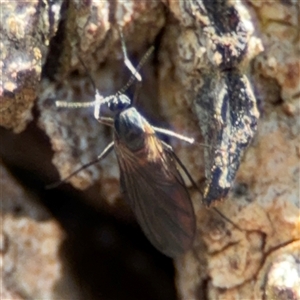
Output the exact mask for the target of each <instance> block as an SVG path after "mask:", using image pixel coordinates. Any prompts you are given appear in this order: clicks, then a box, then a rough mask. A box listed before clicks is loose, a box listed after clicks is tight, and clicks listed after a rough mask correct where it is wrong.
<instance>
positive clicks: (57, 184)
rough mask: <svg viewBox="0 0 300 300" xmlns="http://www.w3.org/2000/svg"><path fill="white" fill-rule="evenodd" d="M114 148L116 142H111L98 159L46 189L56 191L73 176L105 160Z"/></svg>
mask: <svg viewBox="0 0 300 300" xmlns="http://www.w3.org/2000/svg"><path fill="white" fill-rule="evenodd" d="M113 147H114V142H111V143H109V144H108V145H107V146H106V147H105V149H104V150H103V151H102V152H101V154H100V155H98V157H97V158H96V159H95V160H93V161H90V162H89V163H87V164H84V165H83V166H81V167H80V168H79V169H77V170H76V171H74V172H73V173H71V174H70V175H69V176H67V177H66V178H64V179H62V180H60V181H58V182H54V183H52V184H49V185H47V186H46V189H54V188H56V187H58V186H60V185H61V184H63V183H65V182H67V180H69V179H70V178H71V177H72V176H74V175H76V174H77V173H79V172H80V171H82V170H84V169H86V168H88V167H90V166H91V165H94V164H95V163H97V162H99V161H100V160H102V159H103V158H105V157H106V156H107V155H108V154H109V153H110V152H111V150H112V149H113Z"/></svg>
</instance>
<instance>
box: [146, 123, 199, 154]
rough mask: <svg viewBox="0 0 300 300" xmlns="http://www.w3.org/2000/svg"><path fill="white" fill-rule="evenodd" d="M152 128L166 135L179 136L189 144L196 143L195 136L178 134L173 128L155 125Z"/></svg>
mask: <svg viewBox="0 0 300 300" xmlns="http://www.w3.org/2000/svg"><path fill="white" fill-rule="evenodd" d="M152 128H153V129H154V130H155V131H156V132H159V133H161V134H164V135H168V136H172V137H174V138H177V139H179V140H182V141H185V142H187V143H189V144H194V142H195V139H194V138H189V137H186V136H184V135H181V134H178V133H176V132H174V131H172V130H168V129H164V128H160V127H154V126H152ZM166 145H167V144H166ZM168 146H169V145H168ZM169 147H171V146H169ZM171 149H172V147H171Z"/></svg>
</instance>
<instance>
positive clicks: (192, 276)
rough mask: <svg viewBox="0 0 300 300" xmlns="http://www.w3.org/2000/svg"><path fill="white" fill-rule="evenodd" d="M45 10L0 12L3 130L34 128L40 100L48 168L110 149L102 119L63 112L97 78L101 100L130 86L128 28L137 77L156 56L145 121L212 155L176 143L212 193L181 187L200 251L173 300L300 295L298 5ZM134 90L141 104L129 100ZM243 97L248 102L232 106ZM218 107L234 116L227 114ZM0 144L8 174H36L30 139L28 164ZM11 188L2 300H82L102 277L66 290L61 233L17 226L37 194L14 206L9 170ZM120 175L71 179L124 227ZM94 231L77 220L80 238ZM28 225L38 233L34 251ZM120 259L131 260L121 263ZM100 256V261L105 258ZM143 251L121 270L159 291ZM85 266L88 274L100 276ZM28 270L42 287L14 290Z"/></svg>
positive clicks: (90, 173) (179, 265)
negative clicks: (133, 271)
mask: <svg viewBox="0 0 300 300" xmlns="http://www.w3.org/2000/svg"><path fill="white" fill-rule="evenodd" d="M42 3H43V2H42V1H37V2H27V3H25V2H22V4H18V3H15V4H12V3H6V4H1V9H2V15H1V20H0V21H1V23H2V24H4V25H5V26H1V30H2V33H1V34H2V37H3V39H2V41H1V43H2V49H3V54H2V57H3V59H2V66H1V67H2V71H3V83H2V87H1V91H0V92H1V94H0V96H1V98H0V101H1V102H0V103H1V120H0V121H1V125H2V126H4V127H5V128H8V129H10V130H12V131H14V132H20V131H22V130H24V129H25V127H26V124H27V123H28V121H29V120H31V119H32V106H33V104H34V101H35V100H36V98H38V100H37V102H36V104H37V108H38V113H37V114H38V115H39V116H36V117H35V118H34V122H35V124H37V123H38V126H39V127H40V128H41V129H42V130H43V131H44V132H45V133H46V134H47V136H48V137H49V139H50V143H51V146H52V149H53V151H54V156H53V164H54V165H55V167H56V168H57V170H58V172H59V174H60V176H61V178H64V177H66V176H67V175H69V174H70V173H72V172H73V171H75V170H76V169H78V168H79V167H80V166H81V165H82V164H84V163H87V162H89V161H92V160H93V159H95V157H97V155H98V154H99V153H100V152H101V151H102V150H103V149H104V147H105V146H106V145H107V144H108V143H109V142H110V141H111V131H110V130H109V129H107V128H105V126H103V125H100V124H99V123H98V122H97V121H96V120H95V119H94V117H93V108H88V109H78V110H77V109H65V108H57V107H56V106H55V100H65V101H70V102H72V101H90V100H92V99H93V97H94V90H93V86H92V84H91V80H90V77H91V78H93V79H94V81H95V83H96V87H97V88H98V89H99V91H100V93H101V95H103V96H107V95H111V94H114V93H115V92H116V91H117V90H119V89H120V88H121V87H122V86H123V84H124V83H126V81H127V79H128V77H129V76H130V73H129V72H128V71H127V70H126V67H125V66H124V63H123V55H122V50H121V44H120V38H119V35H118V31H117V24H118V25H119V26H121V27H122V29H123V32H124V36H125V42H126V46H127V50H128V54H129V57H130V59H131V60H132V62H133V64H135V65H136V64H137V63H138V62H139V59H140V58H141V57H142V56H143V54H144V53H145V52H146V50H147V49H148V48H149V46H151V45H154V46H155V52H154V54H153V57H151V58H150V59H149V61H148V62H147V64H146V65H145V66H144V67H143V70H142V76H143V83H142V88H141V90H140V92H139V97H138V101H137V106H138V108H139V110H140V111H141V113H142V114H143V115H144V116H146V117H147V118H148V119H149V121H150V122H151V123H152V124H154V125H155V126H161V127H163V126H164V125H166V126H167V127H168V128H169V129H172V130H174V131H176V132H178V133H180V134H185V135H187V136H192V137H194V138H195V139H196V141H198V142H204V143H206V144H209V145H210V146H211V148H209V147H208V148H207V147H206V148H203V147H201V146H199V145H197V144H195V145H186V144H184V143H183V142H178V141H177V140H175V139H172V140H169V141H168V142H170V144H171V145H172V146H173V148H174V150H175V152H176V154H177V156H178V157H179V158H180V159H181V160H182V162H183V163H184V165H185V167H186V168H187V170H188V171H189V172H190V174H191V176H192V177H193V179H194V180H195V181H196V183H197V184H199V186H200V185H201V184H202V187H203V191H204V196H202V195H201V194H200V193H199V191H196V190H194V188H193V187H192V185H191V184H189V183H188V181H187V186H188V187H189V191H190V194H191V197H192V200H193V204H194V207H195V212H196V215H197V228H198V230H197V236H196V238H195V242H194V246H193V248H192V249H191V250H190V251H188V252H187V253H186V254H185V255H183V256H182V257H180V258H178V259H176V260H175V261H174V264H175V268H176V278H175V281H176V289H177V296H178V298H179V299H184V300H192V299H195V300H200V299H201V300H202V299H247V300H248V299H300V294H299V290H298V289H297V287H298V286H299V283H300V279H299V278H300V272H299V251H300V245H299V238H300V219H299V211H300V203H299V173H300V172H299V167H300V166H299V157H300V150H299V144H300V143H299V142H300V138H299V137H300V132H299V131H300V123H299V120H300V118H299V115H300V96H299V95H300V85H299V76H300V71H299V69H300V64H299V3H297V2H295V1H284V2H283V1H282V3H279V2H274V1H238V2H236V1H216V2H215V3H214V5H212V4H211V3H212V2H211V1H206V0H203V1H199V0H197V1H192V0H190V1H171V0H170V1H126V2H123V1H114V2H112V1H94V2H92V1H91V2H84V1H66V2H60V1H56V3H55V4H53V3H51V5H50V4H46V3H44V4H42ZM48 5H50V6H48ZM224 11H226V12H228V13H227V14H224ZM28 20H30V22H29V21H28ZM25 24H26V26H25ZM36 28H38V29H39V30H36ZM232 28H235V30H232ZM33 32H38V34H33ZM80 60H82V61H83V62H84V65H85V67H84V66H83V65H82V63H81V62H80ZM86 69H87V70H88V73H89V74H87V70H86ZM236 78H237V79H236ZM233 79H234V80H233ZM234 86H235V88H233V87H234ZM241 90H242V91H243V93H242V92H240V91H241ZM129 93H130V95H131V96H133V95H134V91H131V90H130V91H129ZM226 93H227V96H226ZM206 95H207V97H206ZM224 95H225V96H226V97H225V96H224ZM241 95H242V96H241ZM214 96H215V97H214ZM223 96H224V97H223ZM239 97H242V99H243V100H244V101H237V100H236V99H238V98H239ZM208 99H212V100H211V101H208ZM216 99H218V100H216ZM245 99H246V100H245ZM212 101H215V103H213V104H212V103H211V102H212ZM230 101H231V102H230ZM224 103H225V104H226V105H227V106H226V107H227V110H226V112H227V113H226V114H223V115H222V112H223V111H224V110H223V108H224V107H225V106H224ZM245 103H246V104H245ZM249 103H250V104H249ZM221 108H222V109H221ZM259 115H260V118H259ZM237 116H238V117H237ZM258 118H259V119H258ZM162 120H163V121H162ZM232 120H235V121H237V120H238V123H234V122H233V121H232ZM249 124H250V125H249ZM3 133H4V134H3V136H2V138H1V139H2V141H3V143H1V144H2V145H1V156H2V157H3V160H4V161H5V163H6V164H7V165H10V166H14V167H16V166H17V167H20V166H25V168H27V165H26V163H25V164H24V159H27V158H28V157H29V155H28V153H27V152H31V149H30V151H29V150H27V149H28V148H31V147H33V146H34V143H32V144H31V143H30V142H31V140H30V139H28V138H27V141H28V142H27V144H25V146H24V151H23V152H24V153H22V154H19V155H15V152H16V147H15V145H16V144H17V143H16V142H12V140H14V141H16V140H17V139H18V136H14V137H12V136H11V135H9V134H8V133H7V131H5V132H4V131H3ZM23 141H24V139H23ZM37 146H39V144H37ZM25 148H26V149H25ZM212 148H213V149H217V150H219V149H221V150H220V151H212ZM22 149H23V147H22ZM37 149H39V147H37ZM39 150H40V151H43V150H41V149H39ZM222 151H223V152H222ZM13 152H14V153H13ZM45 152H46V151H45ZM32 153H33V156H34V153H36V152H35V151H34V150H33V148H32ZM232 153H233V154H232ZM39 155H40V154H39ZM41 157H42V159H40V160H38V156H37V157H36V158H35V159H36V161H34V163H33V164H34V165H35V166H36V165H39V168H34V172H35V174H38V175H37V176H41V177H42V176H44V175H42V173H43V172H44V173H45V172H46V173H47V172H48V171H49V168H48V167H43V159H49V158H48V156H47V155H46V154H45V156H41ZM30 159H32V158H30ZM216 170H218V172H217V171H216ZM49 172H50V171H49ZM217 173H218V174H223V175H224V174H225V175H224V176H221V177H220V178H221V179H222V180H221V179H220V178H219V177H218V180H217V179H216V178H217V177H216V175H215V174H217ZM1 176H2V178H1V181H2V183H3V185H2V187H1V198H3V199H5V201H3V204H4V205H3V206H2V217H3V220H4V221H2V225H3V236H2V238H1V239H2V246H1V247H2V248H1V249H2V255H3V257H4V266H3V270H4V272H3V274H4V275H5V274H7V276H5V278H6V280H4V290H3V295H4V296H5V297H6V298H7V299H8V298H9V297H10V298H14V299H18V298H20V299H27V298H39V297H40V298H43V297H44V298H46V297H47V299H58V296H57V295H59V298H60V299H62V298H64V297H65V298H66V299H67V298H70V297H69V295H63V294H59V293H61V291H62V290H63V289H64V286H65V285H64V284H66V286H68V287H69V289H67V291H70V286H72V289H71V290H72V293H71V291H70V292H68V293H70V295H71V296H72V298H77V297H76V296H77V287H76V284H79V286H82V282H84V283H85V284H87V285H89V282H88V280H89V279H90V280H91V282H93V280H94V279H93V278H89V277H88V278H87V279H85V280H84V281H76V280H73V279H68V280H67V281H63V280H62V279H61V278H69V277H68V276H67V277H62V274H63V272H62V271H61V270H62V269H63V268H62V269H61V264H63V262H62V261H61V258H60V257H58V256H57V249H59V247H60V245H61V243H62V239H63V234H61V232H60V230H61V229H60V227H59V226H58V225H57V223H56V221H54V219H53V218H51V216H50V215H49V216H47V218H46V219H47V221H46V222H44V223H41V222H40V220H38V221H37V220H36V217H35V215H34V213H29V212H28V213H26V214H24V216H23V215H22V216H16V212H15V211H14V210H13V209H12V208H11V209H10V208H8V206H7V205H8V203H11V204H10V205H12V203H14V202H15V201H16V199H18V201H20V203H22V204H20V205H21V206H22V207H23V206H24V207H27V206H30V207H31V206H34V205H32V204H28V203H30V201H31V200H29V199H27V198H28V197H27V196H20V195H19V194H20V193H21V194H22V193H23V192H19V194H18V195H15V194H12V193H11V189H9V188H7V187H9V184H7V185H6V184H5V182H6V181H4V180H9V181H12V182H13V179H11V178H10V175H7V173H6V170H5V169H2V171H1ZM118 177H119V173H118V166H117V161H116V159H115V157H114V156H113V155H111V156H109V157H107V158H106V159H105V160H104V161H102V162H101V163H99V164H97V165H94V166H92V167H91V168H88V169H86V170H84V171H82V172H80V173H78V174H77V175H75V176H74V177H72V178H71V179H70V182H71V184H72V185H73V186H74V187H76V188H77V189H85V188H87V187H89V186H91V185H92V184H93V183H96V185H95V187H94V190H93V191H92V192H91V191H90V192H89V194H85V200H84V201H87V202H89V203H90V205H91V206H92V207H93V208H94V209H95V210H96V209H100V208H101V209H104V210H108V211H110V212H112V211H113V212H114V214H115V215H116V216H118V217H119V218H123V219H125V220H129V219H131V217H128V208H127V209H125V212H124V205H123V204H122V203H123V202H121V200H122V199H121V195H120V192H119V178H118ZM7 178H8V179H7ZM44 178H45V177H44ZM46 178H47V180H49V177H47V176H46ZM224 178H225V179H224ZM14 185H15V186H17V183H14ZM20 189H22V188H20ZM16 192H17V190H16V191H15V193H16ZM100 194H101V197H100V196H99V195H100ZM11 195H12V196H11ZM9 199H11V200H9ZM219 200H222V201H219ZM203 201H204V202H205V204H210V203H213V204H215V205H217V208H218V209H219V210H220V211H221V212H222V213H223V214H224V215H225V216H226V217H227V218H229V219H230V220H231V221H232V223H230V222H228V221H226V220H225V219H224V218H222V217H221V216H220V215H219V214H217V213H216V212H215V211H214V210H212V209H207V208H206V207H205V206H204V204H202V202H203ZM46 205H47V204H46ZM41 210H42V209H41ZM26 211H28V210H27V209H26ZM79 213H80V212H79ZM82 218H83V217H82ZM20 222H21V223H22V224H23V225H22V226H20V224H21V223H20ZM86 222H87V220H86V219H83V223H81V225H79V226H80V228H81V227H82V226H86V225H82V224H86ZM62 226H63V225H62ZM24 228H25V229H26V228H32V230H31V231H32V232H34V237H33V238H32V239H31V238H30V235H28V230H27V229H26V230H25V229H24ZM69 229H70V228H69ZM69 229H65V230H66V231H67V233H70V232H72V229H70V230H69ZM77 229H78V228H77ZM24 230H25V231H24ZM107 232H108V233H109V234H110V235H109V234H108V238H105V237H107V235H105V233H103V232H102V233H101V234H100V236H102V239H101V243H99V244H97V247H100V246H101V247H107V248H106V249H115V248H109V247H117V246H116V245H117V244H118V243H119V240H118V238H117V237H116V236H117V235H114V234H111V232H112V231H110V229H107V231H106V234H107ZM93 233H94V234H95V232H94V231H93ZM71 236H72V233H71ZM103 236H104V237H103ZM112 236H113V238H111V237H112ZM82 237H83V235H82ZM93 237H94V236H93ZM99 239H100V238H99ZM16 240H18V241H19V242H18V243H16V242H15V241H16ZM49 240H51V241H52V242H51V246H49V247H48V246H47V247H46V249H50V250H51V251H50V250H49V251H50V252H49V251H48V250H47V251H48V252H46V253H45V252H42V249H39V247H34V244H35V243H38V244H40V243H41V244H43V243H46V242H47V241H49ZM28 243H29V246H28ZM7 245H9V246H7ZM30 245H31V246H30ZM99 245H100V246H99ZM109 245H110V246H109ZM112 245H113V246H112ZM97 247H96V248H95V249H97ZM124 249H127V250H124ZM18 251H21V252H22V253H23V254H24V256H23V254H22V256H19V258H20V259H25V258H26V257H27V258H26V261H27V262H28V261H31V260H30V258H36V257H38V258H39V260H40V261H43V268H39V267H38V266H36V264H37V260H35V259H33V261H32V264H31V263H30V264H27V263H26V266H24V264H22V267H20V264H19V262H18V260H17V259H14V258H15V257H16V252H18ZM69 251H70V252H69ZM98 251H100V250H99V249H98ZM101 251H102V250H101ZM101 251H100V253H102V254H103V252H101ZM109 251H110V252H111V250H109ZM124 251H125V252H126V251H128V253H127V252H126V253H127V254H126V255H125V254H124ZM129 252H131V254H129ZM66 253H68V254H70V253H72V251H71V250H70V249H69V250H68V251H67V252H66ZM97 253H99V252H97V251H95V252H93V255H94V256H98V254H97ZM133 253H135V255H133ZM138 253H140V252H134V251H133V250H132V248H130V247H128V248H126V247H125V248H123V254H122V255H123V256H122V257H123V258H124V260H125V261H127V262H128V261H131V260H132V262H134V261H135V264H137V265H136V268H137V269H139V267H140V266H144V269H145V270H146V269H147V270H151V271H149V272H148V273H147V272H146V271H145V270H144V271H141V269H139V272H141V274H147V276H148V275H149V274H151V275H153V276H154V277H155V278H154V281H153V282H155V281H158V280H162V278H164V277H163V275H162V274H161V273H159V271H157V270H155V269H153V270H152V269H151V268H152V265H153V264H152V265H151V263H150V262H151V261H150V260H149V264H148V263H147V262H146V260H147V256H143V255H140V254H138ZM27 254H28V255H27ZM86 255H87V254H86ZM17 256H18V255H17ZM24 257H25V258H24ZM71 257H73V259H74V260H75V259H76V258H78V256H76V255H73V256H72V255H71ZM138 258H139V260H138ZM136 261H139V262H136ZM73 263H74V261H73ZM102 263H103V264H104V261H102ZM78 264H79V263H78ZM132 264H134V263H132ZM87 265H88V264H87ZM95 265H96V263H95ZM27 266H28V268H27ZM35 266H36V268H35ZM88 266H90V272H92V271H91V270H92V269H93V266H92V264H91V265H88ZM101 266H103V265H102V264H100V265H99V268H101ZM32 268H35V269H34V270H35V271H36V273H35V274H36V275H37V274H39V275H38V276H37V277H35V278H36V280H34V279H32V280H31V277H27V280H26V281H24V282H22V284H23V283H24V285H22V286H20V285H19V282H18V280H17V279H18V278H21V277H22V278H23V277H24V276H26V275H27V274H32V272H33V271H32ZM86 268H87V267H86ZM103 268H104V267H103ZM71 269H72V268H71ZM108 269H110V268H108ZM48 272H50V273H51V276H52V277H51V276H50V275H49V273H48ZM115 272H118V269H117V270H115ZM76 274H77V273H76ZM93 274H97V273H93ZM121 274H124V273H121ZM279 274H282V276H280V275H279ZM145 276H146V275H145ZM91 277H92V275H91ZM94 277H95V276H94ZM43 278H51V280H50V279H49V281H48V284H47V289H45V290H40V289H39V286H40V285H41V284H43V282H44V281H43V280H44V279H43ZM118 278H119V277H118ZM137 278H138V277H137ZM119 279H120V280H121V281H122V280H124V278H119ZM78 282H79V283H78ZM103 282H105V281H104V280H103ZM149 282H150V281H149ZM68 284H69V285H68ZM73 284H74V285H73ZM91 286H92V287H94V286H93V284H91ZM158 286H159V285H158ZM57 287H60V288H62V289H58V288H57ZM103 289H104V287H103ZM95 290H97V289H93V288H90V287H89V288H87V289H86V295H89V299H94V298H95V299H99V296H98V295H99V294H97V293H94V292H95ZM153 290H155V289H153ZM97 292H101V290H97ZM114 292H115V291H114ZM39 293H40V294H39ZM57 293H58V294H57ZM84 294H85V293H84V292H82V291H78V298H80V297H83V298H84ZM74 295H75V296H74ZM79 295H80V296H79ZM106 295H108V294H107V293H104V294H103V299H118V296H119V295H118V294H117V292H115V294H114V293H113V296H111V297H109V296H106ZM133 295H134V296H133ZM150 295H151V297H152V299H154V298H155V299H171V297H173V298H174V297H175V296H174V293H173V294H172V292H170V293H169V294H168V293H167V292H166V293H165V294H164V293H163V292H161V293H160V291H159V290H157V291H156V290H155V291H154V292H153V294H151V293H150V292H149V295H147V296H148V297H150ZM166 295H167V296H166ZM170 295H172V296H170ZM123 296H124V295H123ZM135 296H136V295H135V294H130V295H125V296H124V297H123V299H142V298H143V299H148V298H146V296H145V295H143V294H137V296H136V298H134V297H135ZM5 297H4V298H5ZM114 297H115V298H114ZM151 297H150V298H149V299H151ZM153 297H154V298H153Z"/></svg>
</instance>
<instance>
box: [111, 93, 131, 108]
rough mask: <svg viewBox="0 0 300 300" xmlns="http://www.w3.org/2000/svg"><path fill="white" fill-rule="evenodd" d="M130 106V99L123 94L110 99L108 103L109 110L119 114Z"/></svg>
mask: <svg viewBox="0 0 300 300" xmlns="http://www.w3.org/2000/svg"><path fill="white" fill-rule="evenodd" d="M130 104H131V101H130V99H129V98H128V97H127V96H126V95H124V94H121V95H118V96H114V97H113V98H112V99H110V101H109V102H108V108H109V109H110V110H111V111H112V112H118V111H122V110H124V109H126V108H128V107H129V106H130Z"/></svg>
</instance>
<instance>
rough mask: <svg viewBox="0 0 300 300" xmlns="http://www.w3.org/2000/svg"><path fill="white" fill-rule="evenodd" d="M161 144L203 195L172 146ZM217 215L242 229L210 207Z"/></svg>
mask: <svg viewBox="0 0 300 300" xmlns="http://www.w3.org/2000/svg"><path fill="white" fill-rule="evenodd" d="M162 144H163V145H164V146H165V147H166V148H167V151H169V153H171V155H172V156H173V157H174V159H175V160H176V162H177V163H178V165H179V166H180V168H181V169H182V170H183V172H184V173H185V175H186V176H187V177H188V179H189V181H190V182H191V183H192V185H193V187H194V188H195V189H196V190H198V191H199V193H200V194H201V195H203V193H202V192H201V190H200V189H199V188H198V186H197V184H196V182H195V181H194V179H193V178H192V176H191V174H190V173H189V171H188V170H187V168H186V167H185V166H184V164H183V163H182V161H181V160H180V159H179V157H178V156H177V155H176V153H175V152H174V151H173V148H172V147H171V146H170V145H168V144H167V143H165V142H163V141H162ZM212 209H213V210H214V211H215V212H216V213H217V214H218V215H219V216H221V217H222V218H223V219H224V220H225V221H227V222H228V223H230V224H231V225H232V226H233V227H235V228H237V229H238V230H240V231H243V229H241V228H240V227H239V226H238V225H236V224H235V223H233V222H232V221H231V220H230V219H229V218H227V217H226V216H225V215H224V214H223V213H222V212H221V211H219V210H218V209H217V208H215V207H213V208H212Z"/></svg>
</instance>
